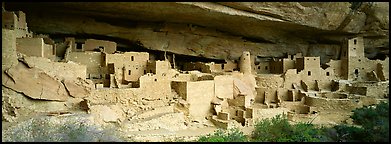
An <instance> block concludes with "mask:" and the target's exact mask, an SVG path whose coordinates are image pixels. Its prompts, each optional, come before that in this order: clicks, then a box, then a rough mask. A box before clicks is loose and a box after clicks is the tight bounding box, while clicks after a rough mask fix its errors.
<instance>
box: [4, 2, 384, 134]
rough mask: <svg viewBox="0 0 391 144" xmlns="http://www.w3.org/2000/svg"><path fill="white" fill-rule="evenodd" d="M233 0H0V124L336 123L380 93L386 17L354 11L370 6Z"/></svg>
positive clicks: (140, 130) (186, 130)
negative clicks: (57, 120) (280, 5)
mask: <svg viewBox="0 0 391 144" xmlns="http://www.w3.org/2000/svg"><path fill="white" fill-rule="evenodd" d="M239 4H240V3H236V4H235V3H229V2H227V3H225V2H221V3H220V2H217V3H212V2H209V3H159V5H160V6H159V7H157V5H153V4H149V3H146V2H145V3H126V4H125V5H126V6H127V7H121V6H120V5H121V4H120V3H117V2H114V3H88V4H83V3H33V4H32V3H11V2H10V3H3V5H2V8H3V9H2V95H3V96H2V99H3V101H2V124H3V127H2V128H3V131H5V130H6V129H11V128H12V126H13V125H16V124H19V123H22V122H25V121H27V120H29V119H33V118H36V117H42V116H49V117H69V116H72V115H76V116H78V115H80V114H83V116H80V117H88V118H89V119H92V121H89V122H86V123H88V124H91V125H92V124H96V125H100V126H114V127H115V129H117V130H119V131H120V132H121V133H125V134H126V136H128V137H132V138H133V139H136V140H137V141H164V140H163V139H168V138H175V137H181V138H186V139H192V138H193V139H194V138H195V137H197V136H200V135H204V134H208V133H211V132H213V131H214V130H215V129H217V128H223V129H229V128H232V127H239V128H240V129H242V130H244V131H246V129H248V128H249V127H252V126H253V125H254V123H255V122H256V121H259V120H261V119H266V118H271V117H274V116H276V115H278V114H287V115H288V118H289V120H290V121H291V122H292V123H295V122H300V121H312V122H313V123H314V124H318V125H333V124H338V123H346V122H347V121H348V119H349V115H350V112H351V110H353V109H355V108H359V107H362V106H366V105H371V104H376V103H379V102H381V101H388V96H389V57H388V19H387V22H386V23H387V27H386V28H383V29H381V30H378V31H376V32H373V31H371V30H372V29H371V28H368V27H371V26H372V27H373V25H375V24H373V25H370V24H371V21H370V19H369V18H367V19H364V20H362V19H360V18H361V17H362V16H361V15H364V17H365V15H366V17H371V16H372V17H375V18H376V15H375V16H374V15H370V14H371V13H370V12H368V13H366V12H367V11H370V10H368V9H371V7H369V6H367V7H365V4H363V5H362V6H361V7H360V9H359V10H360V11H361V13H358V14H355V15H354V16H348V15H350V13H349V12H347V11H342V10H340V11H336V12H334V13H332V14H334V15H339V16H340V17H334V19H333V18H329V17H331V16H326V17H321V16H314V17H317V18H318V20H319V21H322V22H319V23H315V22H314V21H315V20H310V19H309V18H308V17H305V16H304V15H306V14H298V15H299V16H291V15H289V13H288V12H289V11H288V10H286V11H284V12H281V13H278V12H276V11H272V13H273V12H275V13H278V14H276V15H280V16H267V15H265V13H263V12H261V11H262V10H247V11H250V12H246V11H244V10H240V8H243V7H244V6H245V5H239ZM348 4H349V3H347V4H346V5H343V4H340V5H337V4H336V5H335V6H328V7H327V6H324V8H323V10H324V11H327V12H323V13H325V14H326V15H328V14H330V15H332V14H331V13H329V12H331V11H333V10H332V7H339V8H340V9H343V8H344V7H347V5H348ZM152 5H153V6H152ZM304 5H305V4H303V6H304ZM303 6H301V7H303ZM374 6H376V5H374ZM374 6H372V7H374ZM146 7H153V8H157V9H161V10H162V11H164V12H162V13H160V12H158V11H159V10H156V11H155V10H152V11H151V12H149V13H144V14H141V13H142V12H145V10H144V9H145V8H146ZM304 7H305V8H303V9H305V10H304V11H310V10H311V8H313V7H312V6H310V4H308V5H306V6H304ZM187 8H188V9H189V10H186V9H187ZM224 8H227V10H224ZM228 8H229V9H228ZM114 9H117V10H118V11H119V12H117V13H116V12H115V11H114ZM347 9H349V8H347ZM42 10H44V11H42ZM100 10H102V11H100ZM127 10H129V12H124V13H122V12H123V11H127ZM178 10H179V11H181V10H183V12H178ZM387 10H388V6H387ZM193 11H194V12H193ZM206 11H210V12H209V13H210V15H208V14H207V12H206ZM232 12H234V13H235V14H233V13H232ZM133 13H134V14H133ZM196 13H197V14H196ZM297 13H299V12H297ZM372 13H373V12H372ZM160 15H161V16H160ZM175 15H176V16H175ZM191 15H195V16H194V17H193V16H191ZM300 16H302V17H303V18H302V19H303V21H306V22H300V21H299V20H297V19H298V18H297V17H300ZM175 17H177V18H175ZM196 17H198V18H196ZM276 17H277V18H276ZM278 17H280V18H278ZM345 17H346V19H353V20H346V19H344V18H345ZM347 17H349V18H347ZM387 18H388V13H387ZM231 19H232V20H231ZM335 19H338V20H335ZM208 21H210V22H208ZM253 21H255V22H253ZM288 21H289V22H288ZM344 21H348V22H347V24H345V26H343V25H344V24H343V23H346V22H344ZM360 21H364V22H361V23H360ZM365 21H366V22H365ZM376 22H377V23H378V24H379V23H380V24H383V23H382V22H383V21H381V20H378V21H376ZM323 23H338V24H339V23H341V25H333V24H330V25H326V24H324V25H322V24H323ZM373 23H374V22H373ZM364 25H365V26H364ZM367 25H369V26H367ZM378 27H381V26H378ZM378 27H375V28H378ZM259 29H261V30H259ZM379 29H380V28H379ZM382 30H383V31H384V30H386V32H383V31H382ZM4 137H5V136H4V135H3V138H4Z"/></svg>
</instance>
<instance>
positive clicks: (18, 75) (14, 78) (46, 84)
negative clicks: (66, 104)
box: [3, 63, 69, 101]
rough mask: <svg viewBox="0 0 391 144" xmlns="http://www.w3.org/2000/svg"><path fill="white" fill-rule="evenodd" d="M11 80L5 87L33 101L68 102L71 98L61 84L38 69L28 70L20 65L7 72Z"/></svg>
mask: <svg viewBox="0 0 391 144" xmlns="http://www.w3.org/2000/svg"><path fill="white" fill-rule="evenodd" d="M6 73H7V74H8V76H10V77H9V78H6V79H3V85H4V86H6V87H9V88H11V89H13V90H15V91H18V92H21V93H23V94H25V95H26V96H28V97H30V98H33V99H41V100H56V101H66V100H67V99H68V97H69V95H68V93H67V91H66V89H65V87H64V86H63V85H62V83H61V82H59V81H57V80H55V79H53V78H52V77H50V76H49V75H47V74H46V73H44V72H42V71H40V70H39V69H37V68H31V69H30V68H27V67H26V66H25V65H24V64H22V63H19V64H18V65H17V66H16V67H12V68H10V69H9V70H7V71H6Z"/></svg>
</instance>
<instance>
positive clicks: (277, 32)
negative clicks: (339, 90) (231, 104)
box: [5, 2, 389, 59]
mask: <svg viewBox="0 0 391 144" xmlns="http://www.w3.org/2000/svg"><path fill="white" fill-rule="evenodd" d="M5 7H6V9H10V10H23V11H25V12H26V14H27V21H28V24H29V28H30V29H31V30H33V31H34V32H38V33H48V34H71V35H77V34H87V35H89V36H98V37H99V36H100V38H107V39H111V40H117V41H116V42H118V43H123V44H125V45H126V44H129V43H137V44H139V45H141V46H143V47H145V48H148V49H152V50H159V51H168V52H173V53H177V54H183V55H191V56H201V57H206V58H214V59H225V58H230V59H237V58H238V57H239V56H240V55H238V52H239V53H240V52H241V51H243V50H247V51H250V52H251V53H252V54H254V55H258V56H263V57H282V56H283V55H284V53H288V54H295V53H297V52H302V53H303V54H304V55H319V54H318V53H316V50H311V49H313V48H312V47H315V49H323V48H326V49H328V50H327V51H333V47H334V46H333V45H339V44H340V43H341V41H342V40H343V39H344V38H346V37H348V36H354V35H362V36H364V38H365V40H366V41H368V42H369V43H379V39H384V41H381V42H380V43H379V44H376V45H365V49H366V51H368V54H370V55H368V57H370V58H371V57H372V58H374V57H375V56H373V55H376V54H378V53H382V54H384V53H386V54H387V53H388V51H382V50H381V49H382V48H384V47H388V29H389V26H388V17H389V14H388V11H389V10H388V7H389V6H388V3H381V2H374V3H372V2H339V3H332V2H324V3H318V2H317V3H313V2H286V3H280V2H235V3H232V2H218V3H213V2H177V3H121V2H112V3H34V4H32V3H6V4H5ZM42 9H45V12H43V11H41V10H42ZM385 39H387V41H386V40H385ZM317 44H323V45H330V46H323V47H321V48H318V47H316V46H317ZM119 45H121V44H119ZM373 51H375V52H373ZM374 53H375V54H374ZM328 55H329V54H328ZM332 55H338V53H332ZM327 57H328V58H331V56H326V59H327Z"/></svg>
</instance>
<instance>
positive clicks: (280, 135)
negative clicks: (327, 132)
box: [252, 115, 321, 142]
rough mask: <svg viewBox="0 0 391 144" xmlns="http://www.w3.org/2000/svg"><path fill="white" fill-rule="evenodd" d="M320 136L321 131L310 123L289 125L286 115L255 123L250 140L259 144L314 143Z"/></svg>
mask: <svg viewBox="0 0 391 144" xmlns="http://www.w3.org/2000/svg"><path fill="white" fill-rule="evenodd" d="M320 135H321V131H320V130H319V129H317V128H315V127H314V125H312V124H310V123H298V124H295V125H291V124H289V122H288V119H287V117H286V115H277V116H276V117H273V118H271V119H264V120H262V121H260V122H258V123H256V124H255V130H254V131H253V133H252V138H253V140H254V141H261V142H310V141H311V142H316V141H319V138H320Z"/></svg>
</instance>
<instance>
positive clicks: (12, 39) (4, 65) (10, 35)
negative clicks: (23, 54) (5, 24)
mask: <svg viewBox="0 0 391 144" xmlns="http://www.w3.org/2000/svg"><path fill="white" fill-rule="evenodd" d="M1 40H2V44H1V45H2V46H1V54H2V57H1V58H2V59H1V60H2V62H1V69H2V71H4V70H6V69H8V68H11V67H12V66H15V65H16V64H18V58H17V56H16V35H15V33H14V31H13V30H9V29H4V28H3V29H2V38H1Z"/></svg>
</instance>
